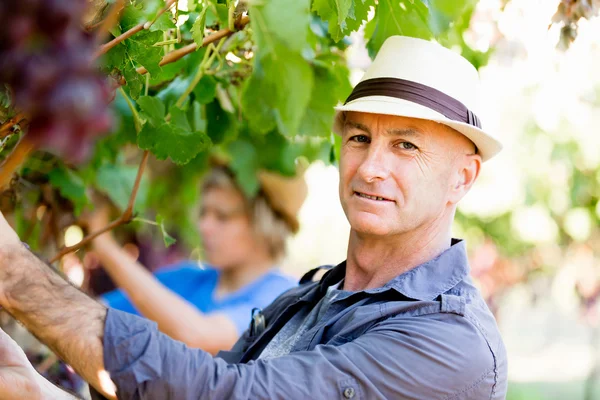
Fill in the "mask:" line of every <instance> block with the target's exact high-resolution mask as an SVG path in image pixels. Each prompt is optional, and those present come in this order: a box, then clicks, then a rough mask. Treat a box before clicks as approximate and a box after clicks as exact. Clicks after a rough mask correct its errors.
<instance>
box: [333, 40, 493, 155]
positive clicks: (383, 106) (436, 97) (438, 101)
mask: <svg viewBox="0 0 600 400" xmlns="http://www.w3.org/2000/svg"><path fill="white" fill-rule="evenodd" d="M478 107H479V76H478V74H477V70H476V69H475V67H473V65H471V63H469V62H468V61H467V60H466V59H464V58H463V57H461V56H460V55H458V54H456V53H454V52H453V51H451V50H448V49H446V48H445V47H443V46H441V45H439V44H437V43H434V42H430V41H426V40H422V39H415V38H411V37H406V36H391V37H389V38H388V39H387V40H386V41H385V43H384V44H383V46H381V50H379V53H378V54H377V56H376V57H375V60H373V63H372V64H371V66H370V67H369V68H368V69H367V72H365V75H364V76H363V78H362V79H361V81H360V82H359V84H358V85H356V87H355V88H354V90H353V91H352V93H351V94H350V96H349V97H348V99H347V100H346V103H345V104H344V105H342V106H338V107H336V108H335V110H336V115H335V122H334V125H333V131H334V132H335V133H337V134H341V133H342V130H343V128H344V127H343V122H344V119H343V113H344V112H345V111H357V112H365V113H374V114H386V115H398V116H401V117H411V118H420V119H428V120H431V121H435V122H439V123H442V124H444V125H447V126H449V127H451V128H453V129H455V130H456V131H458V132H460V133H462V134H463V135H465V136H466V137H468V138H469V139H471V141H472V142H473V143H475V145H476V146H477V150H478V152H479V154H481V158H482V159H483V161H486V160H489V159H490V158H492V157H493V156H494V155H496V154H497V153H498V152H499V151H500V150H501V149H502V144H501V143H500V142H499V141H498V140H497V139H495V138H494V136H492V135H491V134H490V133H489V132H486V131H484V130H483V129H482V127H481V123H480V121H479V118H478V117H477V115H478V114H477V112H478Z"/></svg>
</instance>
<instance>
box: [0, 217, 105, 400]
mask: <svg viewBox="0 0 600 400" xmlns="http://www.w3.org/2000/svg"><path fill="white" fill-rule="evenodd" d="M0 306H2V307H3V308H4V309H5V310H6V311H8V312H9V313H10V314H11V315H12V316H13V317H15V318H16V319H17V320H19V321H21V322H22V323H23V325H25V327H26V328H27V329H28V330H29V331H30V332H31V333H33V334H34V335H35V336H36V337H37V338H38V339H39V340H40V341H41V342H43V343H44V344H46V345H47V346H48V347H49V348H51V349H52V350H53V351H54V352H55V353H56V354H57V355H58V356H59V357H61V358H62V359H63V360H65V361H66V362H67V363H69V364H70V365H71V366H72V367H73V368H74V369H75V370H76V371H77V373H78V374H79V375H81V376H82V377H83V378H84V379H85V380H86V381H87V382H89V383H90V384H91V385H92V386H94V387H95V388H96V389H98V390H99V391H100V392H102V393H104V394H105V395H107V396H109V397H113V398H114V396H115V395H114V386H113V385H112V382H111V381H110V379H109V377H108V374H107V373H106V371H105V370H104V362H103V349H102V337H103V332H104V320H105V318H106V307H104V306H103V305H101V304H100V303H98V302H96V301H95V300H93V299H91V298H90V297H88V296H87V295H85V294H84V293H82V292H81V291H79V290H78V289H77V288H75V287H73V286H72V285H70V284H69V283H68V282H67V281H66V280H64V279H63V278H62V277H60V276H59V275H58V274H57V273H55V272H54V271H53V270H52V269H51V268H50V267H48V266H47V265H46V264H45V263H43V262H42V261H41V260H39V259H38V258H37V257H36V256H35V255H33V254H32V253H31V252H29V251H28V250H27V249H25V247H24V246H23V245H22V244H21V242H20V241H19V238H18V237H17V235H16V234H15V232H14V231H13V230H12V229H11V228H10V226H9V225H8V223H7V222H6V220H5V219H4V216H3V215H2V213H0Z"/></svg>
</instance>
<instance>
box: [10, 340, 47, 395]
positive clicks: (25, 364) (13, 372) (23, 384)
mask: <svg viewBox="0 0 600 400" xmlns="http://www.w3.org/2000/svg"><path fill="white" fill-rule="evenodd" d="M38 377H39V375H38V373H37V372H36V371H35V369H34V368H33V366H32V365H31V364H30V363H29V360H27V357H26V356H25V353H23V350H22V349H21V348H20V347H19V345H18V344H17V343H16V342H15V341H14V340H12V338H11V337H10V336H8V335H7V334H6V333H5V332H4V331H3V330H1V329H0V399H34V400H35V399H42V398H43V393H42V387H41V386H40V384H39V380H38ZM40 378H41V377H40Z"/></svg>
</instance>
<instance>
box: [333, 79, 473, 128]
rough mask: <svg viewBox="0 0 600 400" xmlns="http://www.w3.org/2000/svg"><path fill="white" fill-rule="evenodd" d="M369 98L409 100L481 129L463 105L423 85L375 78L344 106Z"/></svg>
mask: <svg viewBox="0 0 600 400" xmlns="http://www.w3.org/2000/svg"><path fill="white" fill-rule="evenodd" d="M367 96H388V97H395V98H397V99H402V100H407V101H410V102H413V103H417V104H420V105H422V106H424V107H427V108H430V109H432V110H433V111H437V112H438V113H440V114H442V115H443V116H445V117H446V118H448V119H451V120H453V121H458V122H464V123H466V124H469V125H472V126H475V127H477V128H480V129H481V122H480V121H479V118H477V116H476V115H475V114H474V113H473V112H472V111H471V110H469V109H468V108H467V106H465V105H464V104H463V103H461V102H460V101H458V100H456V99H455V98H453V97H450V96H448V95H447V94H445V93H444V92H440V91H439V90H437V89H434V88H432V87H429V86H427V85H423V84H421V83H417V82H413V81H408V80H405V79H399V78H373V79H367V80H364V81H362V82H360V83H359V84H358V85H356V87H355V88H354V90H352V93H350V96H348V98H347V99H346V102H345V103H344V104H347V103H348V102H350V101H352V100H356V99H359V98H361V97H367Z"/></svg>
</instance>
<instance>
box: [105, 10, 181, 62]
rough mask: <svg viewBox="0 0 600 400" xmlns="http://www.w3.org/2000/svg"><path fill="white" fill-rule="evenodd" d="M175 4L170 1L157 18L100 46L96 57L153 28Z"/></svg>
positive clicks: (138, 25)
mask: <svg viewBox="0 0 600 400" xmlns="http://www.w3.org/2000/svg"><path fill="white" fill-rule="evenodd" d="M173 4H175V0H168V1H167V4H166V5H165V7H164V8H162V9H161V10H160V11H159V12H158V13H157V14H156V17H154V19H153V20H151V21H146V22H142V23H139V24H137V25H136V26H134V27H133V28H131V29H129V30H128V31H126V32H124V33H122V34H120V35H119V36H117V37H116V38H114V39H113V40H111V41H110V42H107V43H105V44H103V45H102V46H100V48H99V49H98V51H96V54H95V57H100V56H101V55H103V54H106V52H108V51H109V50H110V49H112V48H113V47H115V46H116V45H118V44H119V43H121V42H123V41H124V40H127V39H129V38H130V37H132V36H133V35H135V34H136V33H138V32H141V31H143V30H144V29H149V28H150V27H151V26H152V24H154V22H156V20H157V19H158V17H160V16H161V15H163V14H164V13H165V12H166V11H167V10H169V9H170V8H171V7H172V6H173ZM107 19H108V18H107Z"/></svg>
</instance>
